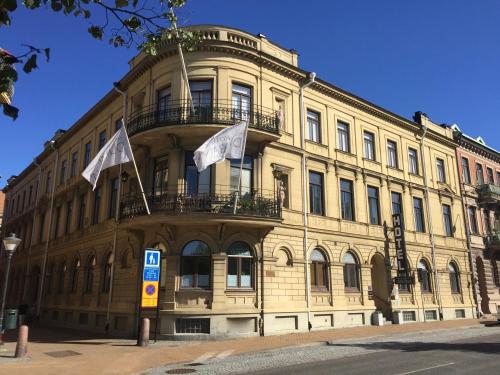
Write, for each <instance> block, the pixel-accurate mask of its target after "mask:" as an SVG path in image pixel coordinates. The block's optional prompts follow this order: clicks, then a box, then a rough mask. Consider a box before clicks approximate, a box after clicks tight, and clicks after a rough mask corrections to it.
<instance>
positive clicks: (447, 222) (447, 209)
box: [442, 203, 453, 237]
mask: <svg viewBox="0 0 500 375" xmlns="http://www.w3.org/2000/svg"><path fill="white" fill-rule="evenodd" d="M442 211H443V223H444V234H445V236H446V237H453V216H452V214H451V206H450V205H449V204H446V203H443V205H442Z"/></svg>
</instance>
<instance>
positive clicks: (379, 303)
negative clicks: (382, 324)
mask: <svg viewBox="0 0 500 375" xmlns="http://www.w3.org/2000/svg"><path fill="white" fill-rule="evenodd" d="M371 265H372V270H371V274H372V289H373V301H374V302H375V307H376V308H377V310H379V311H382V312H383V313H384V315H385V314H386V313H387V312H388V310H389V307H390V306H389V300H388V298H389V290H388V288H387V278H386V270H385V264H384V257H383V256H382V255H380V254H375V255H374V256H373V258H372V261H371Z"/></svg>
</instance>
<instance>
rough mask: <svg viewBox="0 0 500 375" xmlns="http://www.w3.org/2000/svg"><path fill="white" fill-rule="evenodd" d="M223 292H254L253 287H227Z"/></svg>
mask: <svg viewBox="0 0 500 375" xmlns="http://www.w3.org/2000/svg"><path fill="white" fill-rule="evenodd" d="M225 293H228V294H236V293H255V289H254V288H228V289H226V290H225Z"/></svg>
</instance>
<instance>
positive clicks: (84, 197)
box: [78, 194, 87, 229]
mask: <svg viewBox="0 0 500 375" xmlns="http://www.w3.org/2000/svg"><path fill="white" fill-rule="evenodd" d="M86 206H87V195H86V194H81V195H80V206H79V208H78V229H83V226H84V224H85V208H86Z"/></svg>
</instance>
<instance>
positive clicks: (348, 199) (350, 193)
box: [339, 178, 356, 221]
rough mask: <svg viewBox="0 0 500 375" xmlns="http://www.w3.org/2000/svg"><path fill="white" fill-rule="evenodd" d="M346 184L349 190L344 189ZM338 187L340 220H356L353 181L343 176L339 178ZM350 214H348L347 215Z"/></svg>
mask: <svg viewBox="0 0 500 375" xmlns="http://www.w3.org/2000/svg"><path fill="white" fill-rule="evenodd" d="M345 185H347V186H348V187H349V190H345V189H344V186H345ZM339 187H340V217H341V218H342V220H349V221H356V212H355V210H356V206H355V204H354V182H353V181H352V180H348V179H345V178H341V179H340V180H339ZM349 214H350V215H349Z"/></svg>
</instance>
